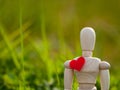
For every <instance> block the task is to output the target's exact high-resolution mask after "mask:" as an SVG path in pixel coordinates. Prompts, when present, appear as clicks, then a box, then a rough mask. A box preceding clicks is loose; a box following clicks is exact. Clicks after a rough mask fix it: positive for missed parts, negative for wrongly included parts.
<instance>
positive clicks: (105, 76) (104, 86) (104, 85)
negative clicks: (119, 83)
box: [100, 70, 110, 90]
mask: <svg viewBox="0 0 120 90" xmlns="http://www.w3.org/2000/svg"><path fill="white" fill-rule="evenodd" d="M100 83H101V90H109V86H110V75H109V70H100Z"/></svg>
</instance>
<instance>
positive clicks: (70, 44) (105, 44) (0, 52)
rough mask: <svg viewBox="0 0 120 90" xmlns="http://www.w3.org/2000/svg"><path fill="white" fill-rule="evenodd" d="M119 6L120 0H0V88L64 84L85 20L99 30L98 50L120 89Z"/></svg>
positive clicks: (47, 89)
mask: <svg viewBox="0 0 120 90" xmlns="http://www.w3.org/2000/svg"><path fill="white" fill-rule="evenodd" d="M119 11H120V0H0V68H1V69H0V90H63V71H64V67H63V63H64V62H65V61H66V60H68V59H72V58H74V57H76V56H80V55H81V48H80V43H79V32H80V29H81V28H83V27H84V26H91V27H93V28H94V29H95V30H96V34H97V41H96V46H95V50H94V56H96V57H99V58H101V60H106V61H108V62H110V64H111V69H110V73H111V85H110V90H119V89H120V85H119V83H120V77H119V74H120V72H119V68H120V61H119V59H120V56H119V52H120V48H119V47H120V41H119V39H120V27H119V25H120V19H119V16H120V12H119ZM74 81H76V80H74ZM96 85H97V87H98V90H100V83H99V80H97V84H96ZM76 88H77V84H76V83H74V84H73V90H76Z"/></svg>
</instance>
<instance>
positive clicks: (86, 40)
mask: <svg viewBox="0 0 120 90" xmlns="http://www.w3.org/2000/svg"><path fill="white" fill-rule="evenodd" d="M95 40H96V35H95V31H94V29H93V28H91V27H85V28H83V29H82V30H81V32H80V42H81V48H82V51H83V56H92V51H93V50H94V46H95ZM90 54H91V55H90Z"/></svg>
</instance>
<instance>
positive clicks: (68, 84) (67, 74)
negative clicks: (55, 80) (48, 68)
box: [64, 68, 73, 90]
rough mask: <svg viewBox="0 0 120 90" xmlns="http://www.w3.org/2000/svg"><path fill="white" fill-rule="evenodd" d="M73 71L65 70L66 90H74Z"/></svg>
mask: <svg viewBox="0 0 120 90" xmlns="http://www.w3.org/2000/svg"><path fill="white" fill-rule="evenodd" d="M72 82H73V70H72V69H68V68H65V71H64V90H72Z"/></svg>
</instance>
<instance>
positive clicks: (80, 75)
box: [64, 27, 110, 90]
mask: <svg viewBox="0 0 120 90" xmlns="http://www.w3.org/2000/svg"><path fill="white" fill-rule="evenodd" d="M95 39H96V35H95V32H94V30H93V29H92V28H90V27H85V28H83V29H82V30H81V33H80V41H81V48H82V56H83V57H84V58H85V64H84V66H83V67H82V69H81V71H77V70H73V69H71V68H70V62H71V60H68V61H66V62H65V63H64V66H65V72H64V90H72V82H73V73H75V75H76V78H77V81H78V84H79V87H78V90H97V88H96V87H95V84H96V78H97V76H98V74H100V82H101V90H109V83H110V76H109V68H110V64H109V63H107V62H105V61H101V60H100V59H99V58H96V57H92V51H93V50H94V45H95ZM77 58H78V57H77ZM77 58H74V60H77Z"/></svg>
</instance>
